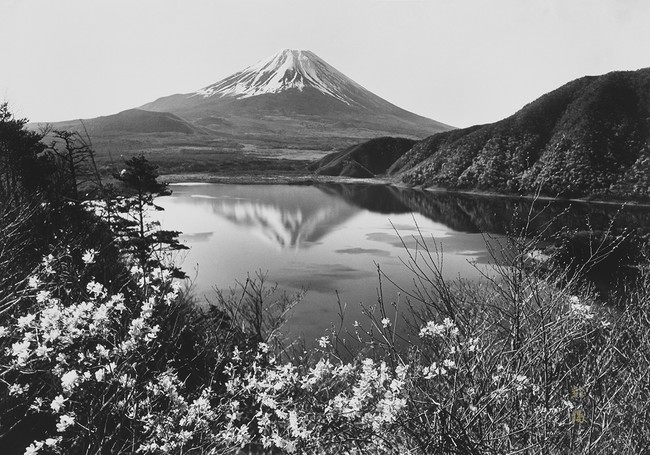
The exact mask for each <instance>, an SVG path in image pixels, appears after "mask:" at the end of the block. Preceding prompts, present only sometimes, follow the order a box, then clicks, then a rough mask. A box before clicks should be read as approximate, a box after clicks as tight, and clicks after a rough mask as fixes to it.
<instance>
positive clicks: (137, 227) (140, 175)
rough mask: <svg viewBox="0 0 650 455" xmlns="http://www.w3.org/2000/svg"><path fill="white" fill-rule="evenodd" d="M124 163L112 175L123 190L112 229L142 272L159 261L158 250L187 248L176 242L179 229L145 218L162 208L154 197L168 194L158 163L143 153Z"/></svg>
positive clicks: (177, 271) (160, 255) (160, 257)
mask: <svg viewBox="0 0 650 455" xmlns="http://www.w3.org/2000/svg"><path fill="white" fill-rule="evenodd" d="M125 165H126V167H125V168H124V169H122V171H121V172H119V173H117V174H115V175H114V177H115V178H116V179H117V180H119V181H120V182H122V185H123V187H124V188H123V189H124V193H125V194H124V196H125V197H124V198H123V199H122V200H121V201H120V202H121V203H120V204H118V211H119V212H120V213H121V214H122V216H121V217H120V218H119V219H118V221H117V227H116V229H117V231H118V232H119V233H120V234H121V236H122V239H123V242H124V245H123V247H124V249H125V250H126V251H129V252H130V253H131V254H133V256H134V257H135V258H136V260H137V262H138V264H139V266H140V267H141V268H142V269H143V271H144V272H145V273H146V271H148V270H151V269H152V268H153V267H156V266H159V265H160V264H161V261H162V259H163V258H162V253H164V252H171V251H177V250H184V249H187V247H186V246H184V245H182V244H181V243H180V242H179V241H178V235H179V234H180V232H178V231H168V230H161V229H158V227H159V226H160V223H159V222H157V221H149V220H148V219H147V218H148V217H147V212H149V211H150V210H163V208H162V207H160V206H158V205H156V204H155V202H154V199H155V198H156V197H158V196H166V195H169V194H171V191H170V190H169V187H168V184H167V183H164V182H159V181H158V166H157V165H155V164H152V163H150V162H149V161H148V160H147V159H146V158H145V157H144V156H143V155H139V156H135V157H132V158H130V159H128V160H127V161H126V162H125ZM173 270H174V274H175V275H176V276H179V277H184V276H185V274H184V273H183V272H181V271H180V269H178V268H176V267H174V268H173Z"/></svg>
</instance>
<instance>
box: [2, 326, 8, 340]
mask: <svg viewBox="0 0 650 455" xmlns="http://www.w3.org/2000/svg"><path fill="white" fill-rule="evenodd" d="M7 335H9V329H8V328H6V327H5V326H3V325H0V338H4V337H6V336H7Z"/></svg>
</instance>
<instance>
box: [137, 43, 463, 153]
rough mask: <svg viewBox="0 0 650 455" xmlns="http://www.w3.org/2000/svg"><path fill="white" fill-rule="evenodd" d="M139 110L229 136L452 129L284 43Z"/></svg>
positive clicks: (351, 134)
mask: <svg viewBox="0 0 650 455" xmlns="http://www.w3.org/2000/svg"><path fill="white" fill-rule="evenodd" d="M141 109H143V110H147V111H158V112H170V113H173V114H176V115H178V116H180V117H182V118H184V119H186V120H188V121H190V122H194V123H195V124H197V125H201V126H203V127H206V128H209V129H212V130H214V131H219V132H223V133H227V134H230V135H232V134H235V135H239V134H246V135H248V136H250V135H257V136H259V135H260V134H264V135H268V134H272V135H273V136H274V137H276V138H277V135H278V134H281V135H282V136H283V137H287V138H291V137H293V138H304V137H305V136H309V137H314V136H318V137H332V138H348V139H351V138H372V137H379V136H385V135H404V136H412V137H420V138H422V137H426V136H429V135H431V134H433V133H436V132H439V131H446V130H449V129H451V127H449V126H448V125H445V124H443V123H440V122H436V121H434V120H431V119H428V118H425V117H422V116H419V115H416V114H414V113H412V112H408V111H406V110H404V109H401V108H399V107H397V106H395V105H394V104H391V103H389V102H388V101H386V100H384V99H382V98H380V97H379V96H377V95H375V94H374V93H372V92H370V91H369V90H366V89H365V88H363V87H362V86H361V85H360V84H358V83H356V82H354V81H353V80H352V79H350V78H349V77H347V76H345V75H344V74H343V73H341V72H340V71H338V70H337V69H335V68H334V67H332V66H331V65H329V64H328V63H327V62H325V61H324V60H323V59H321V58H320V57H318V56H317V55H316V54H314V53H313V52H311V51H302V50H290V49H285V50H282V51H280V52H278V53H277V54H275V55H274V56H272V57H270V58H268V59H265V60H262V61H260V62H258V63H256V64H254V65H252V66H249V67H248V68H245V69H243V70H241V71H238V72H237V73H235V74H233V75H232V76H229V77H226V78H225V79H222V80H220V81H218V82H216V83H214V84H211V85H208V86H207V87H204V88H202V89H200V90H197V91H195V92H193V93H188V94H177V95H171V96H167V97H163V98H159V99H157V100H156V101H153V102H151V103H148V104H145V105H144V106H142V107H141ZM337 142H338V141H337ZM294 145H295V144H294Z"/></svg>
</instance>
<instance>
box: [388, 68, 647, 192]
mask: <svg viewBox="0 0 650 455" xmlns="http://www.w3.org/2000/svg"><path fill="white" fill-rule="evenodd" d="M389 173H390V174H391V175H394V176H396V177H397V178H398V179H399V180H401V181H403V182H406V183H409V184H411V185H422V186H425V187H430V186H440V187H446V188H458V189H479V190H489V191H498V192H506V193H534V192H535V191H536V189H538V188H541V190H542V193H544V194H547V195H552V196H556V195H559V196H564V197H580V196H583V197H584V196H593V197H621V198H628V197H632V198H647V197H648V196H649V195H650V190H649V184H650V68H646V69H642V70H638V71H629V72H613V73H609V74H606V75H603V76H590V77H583V78H580V79H577V80H574V81H572V82H570V83H568V84H566V85H564V86H562V87H560V88H559V89H557V90H555V91H553V92H550V93H548V94H546V95H544V96H542V97H541V98H539V99H537V100H536V101H534V102H532V103H530V104H528V105H526V106H525V107H524V108H522V109H521V110H520V111H519V112H517V113H515V114H514V115H512V116H510V117H508V118H506V119H504V120H501V121H499V122H496V123H492V124H488V125H478V126H473V127H470V128H465V129H460V130H454V131H449V132H443V133H440V134H436V135H433V136H431V137H428V138H427V139H425V140H423V141H421V142H418V143H417V144H416V145H415V146H414V147H413V148H412V149H411V150H410V151H408V152H407V153H406V154H404V155H403V156H402V157H401V158H400V159H398V160H397V161H396V162H395V163H394V164H393V165H392V166H391V168H390V169H389Z"/></svg>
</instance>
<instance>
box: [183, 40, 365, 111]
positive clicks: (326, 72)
mask: <svg viewBox="0 0 650 455" xmlns="http://www.w3.org/2000/svg"><path fill="white" fill-rule="evenodd" d="M306 87H311V88H314V89H316V90H318V91H320V92H322V93H323V94H325V95H329V96H332V97H334V98H336V99H338V100H340V101H342V102H344V103H345V104H348V105H352V104H355V103H358V101H356V100H355V98H357V96H356V93H358V92H361V91H364V90H365V89H364V88H363V87H361V86H360V85H359V84H357V83H356V82H354V81H352V80H351V79H349V78H347V77H346V76H345V75H344V74H342V73H341V72H339V71H338V70H336V69H335V68H333V67H332V66H330V65H328V64H327V63H326V62H325V61H324V60H322V59H321V58H320V57H318V56H317V55H316V54H314V53H313V52H311V51H300V50H292V49H285V50H283V51H280V52H278V53H277V54H275V55H274V56H272V57H271V58H269V59H266V60H262V61H260V62H258V63H256V64H255V65H252V66H249V67H248V68H246V69H244V70H242V71H240V72H238V73H235V74H233V75H232V76H230V77H227V78H226V79H223V80H222V81H219V82H217V83H216V84H212V85H209V86H207V87H205V88H203V89H201V90H199V91H197V92H196V93H195V95H197V96H202V97H204V98H208V97H211V96H232V97H235V98H238V99H241V98H248V97H251V96H256V95H263V94H268V93H279V92H283V91H285V90H290V89H297V90H299V91H303V90H304V89H305V88H306Z"/></svg>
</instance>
